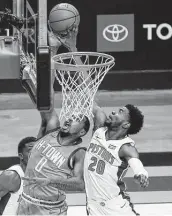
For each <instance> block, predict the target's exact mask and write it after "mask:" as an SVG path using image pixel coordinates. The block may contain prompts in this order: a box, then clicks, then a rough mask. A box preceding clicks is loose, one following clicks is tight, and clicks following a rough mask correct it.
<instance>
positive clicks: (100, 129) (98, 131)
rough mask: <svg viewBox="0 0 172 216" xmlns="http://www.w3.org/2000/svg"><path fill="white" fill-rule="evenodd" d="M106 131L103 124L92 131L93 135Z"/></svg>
mask: <svg viewBox="0 0 172 216" xmlns="http://www.w3.org/2000/svg"><path fill="white" fill-rule="evenodd" d="M106 131H107V127H105V126H103V127H98V128H97V129H96V130H95V131H94V133H93V136H96V135H98V134H102V133H105V132H106Z"/></svg>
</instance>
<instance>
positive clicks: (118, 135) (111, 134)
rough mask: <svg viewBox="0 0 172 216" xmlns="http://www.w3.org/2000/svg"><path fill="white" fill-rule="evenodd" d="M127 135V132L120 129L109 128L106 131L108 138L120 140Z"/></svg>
mask: <svg viewBox="0 0 172 216" xmlns="http://www.w3.org/2000/svg"><path fill="white" fill-rule="evenodd" d="M125 137H126V132H125V131H121V130H119V129H116V130H111V129H108V130H107V132H106V140H120V139H124V138H125Z"/></svg>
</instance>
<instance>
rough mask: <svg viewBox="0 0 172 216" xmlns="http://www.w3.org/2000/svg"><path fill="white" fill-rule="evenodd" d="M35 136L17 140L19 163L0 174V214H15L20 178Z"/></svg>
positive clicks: (20, 190) (20, 185) (20, 186)
mask: <svg viewBox="0 0 172 216" xmlns="http://www.w3.org/2000/svg"><path fill="white" fill-rule="evenodd" d="M35 140H36V138H35V137H26V138H24V139H22V140H21V141H20V142H19V145H18V156H19V159H20V164H16V165H13V166H11V167H9V168H8V169H6V170H5V171H3V172H2V174H1V175H0V215H15V214H16V211H17V207H18V199H19V196H20V195H21V193H22V188H23V185H22V180H21V178H22V177H23V176H24V172H25V170H26V165H27V162H28V155H29V152H30V150H31V149H32V147H33V145H34V142H35Z"/></svg>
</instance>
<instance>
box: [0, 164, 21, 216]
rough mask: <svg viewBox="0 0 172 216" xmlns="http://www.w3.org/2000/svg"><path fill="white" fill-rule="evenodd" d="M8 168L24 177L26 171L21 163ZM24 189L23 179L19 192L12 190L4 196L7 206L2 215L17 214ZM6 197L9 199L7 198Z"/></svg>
mask: <svg viewBox="0 0 172 216" xmlns="http://www.w3.org/2000/svg"><path fill="white" fill-rule="evenodd" d="M7 170H12V171H15V172H17V173H18V175H19V176H20V178H22V177H24V172H23V170H22V168H21V166H20V165H19V164H18V165H14V166H11V167H10V168H8V169H7ZM22 190H23V181H22V180H21V184H20V188H19V190H18V191H17V192H15V193H13V192H11V193H9V194H7V195H5V196H4V202H3V203H5V204H6V206H5V208H4V211H3V213H2V215H16V211H17V208H18V204H19V203H18V200H19V197H20V195H21V193H22ZM6 198H7V199H8V200H5V199H6ZM2 199H3V198H2Z"/></svg>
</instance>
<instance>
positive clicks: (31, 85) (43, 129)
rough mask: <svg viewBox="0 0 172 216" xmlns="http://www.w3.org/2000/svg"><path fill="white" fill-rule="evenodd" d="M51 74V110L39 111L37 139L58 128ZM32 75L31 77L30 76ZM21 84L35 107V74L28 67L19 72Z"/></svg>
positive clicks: (53, 78)
mask: <svg viewBox="0 0 172 216" xmlns="http://www.w3.org/2000/svg"><path fill="white" fill-rule="evenodd" d="M51 72H52V80H51V102H52V104H51V109H50V110H49V111H41V112H40V115H41V126H40V130H39V133H38V136H37V137H38V138H40V137H42V136H44V135H45V134H46V133H48V132H49V131H52V130H54V129H55V128H57V127H60V122H59V117H58V115H57V113H56V111H55V109H54V88H53V84H54V80H55V76H54V73H53V71H51ZM32 75H33V76H32ZM21 84H22V86H23V87H24V89H25V90H26V92H27V93H28V95H29V96H30V98H31V100H32V102H33V104H34V106H35V107H36V72H35V70H34V69H31V67H30V65H28V64H26V65H25V67H24V68H23V70H22V71H21Z"/></svg>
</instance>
